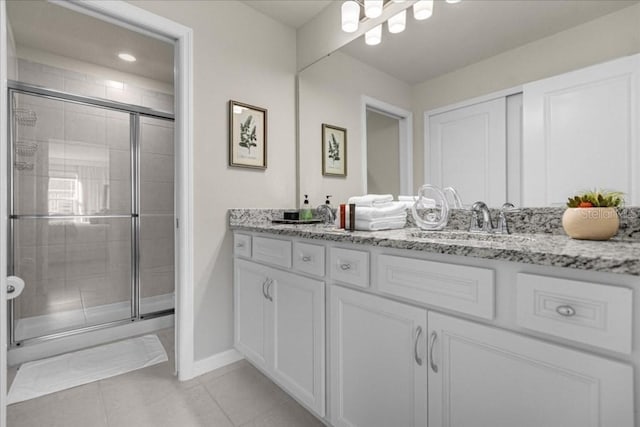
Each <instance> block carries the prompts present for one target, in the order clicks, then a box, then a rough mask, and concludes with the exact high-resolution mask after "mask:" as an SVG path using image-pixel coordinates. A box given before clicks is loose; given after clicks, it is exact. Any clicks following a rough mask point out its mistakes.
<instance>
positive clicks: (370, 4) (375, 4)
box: [341, 0, 462, 45]
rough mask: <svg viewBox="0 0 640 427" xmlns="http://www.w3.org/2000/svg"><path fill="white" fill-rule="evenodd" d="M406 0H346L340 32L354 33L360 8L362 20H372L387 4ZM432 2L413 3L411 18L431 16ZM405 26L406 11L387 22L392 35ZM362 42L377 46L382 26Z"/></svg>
mask: <svg viewBox="0 0 640 427" xmlns="http://www.w3.org/2000/svg"><path fill="white" fill-rule="evenodd" d="M405 1H406V0H348V1H345V2H344V3H342V15H341V19H342V31H344V32H345V33H354V32H356V31H358V25H359V24H360V16H361V15H360V7H361V6H362V8H363V9H364V16H365V18H363V19H374V18H378V17H380V16H381V15H382V12H383V9H384V7H385V6H386V4H387V3H392V2H393V3H404V2H405ZM461 1H462V0H446V2H447V3H459V2H461ZM433 4H434V0H418V1H416V2H413V17H414V18H415V19H416V20H418V21H422V20H425V19H429V18H431V16H432V15H433ZM406 25H407V10H406V9H404V10H402V11H400V12H399V13H396V14H395V15H393V16H392V17H391V18H389V19H388V20H387V27H388V29H389V32H390V33H392V34H397V33H401V32H403V31H404V30H405V28H406ZM364 41H365V43H366V44H368V45H377V44H379V43H380V42H381V41H382V24H380V25H378V26H376V27H375V28H372V29H370V30H369V31H367V32H366V33H365V38H364Z"/></svg>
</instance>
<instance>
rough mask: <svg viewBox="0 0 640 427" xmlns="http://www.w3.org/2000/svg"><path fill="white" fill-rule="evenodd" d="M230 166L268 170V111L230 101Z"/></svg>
mask: <svg viewBox="0 0 640 427" xmlns="http://www.w3.org/2000/svg"><path fill="white" fill-rule="evenodd" d="M229 166H239V167H245V168H255V169H266V168H267V110H265V109H264V108H260V107H255V106H253V105H249V104H243V103H241V102H237V101H229Z"/></svg>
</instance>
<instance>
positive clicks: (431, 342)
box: [429, 331, 438, 374]
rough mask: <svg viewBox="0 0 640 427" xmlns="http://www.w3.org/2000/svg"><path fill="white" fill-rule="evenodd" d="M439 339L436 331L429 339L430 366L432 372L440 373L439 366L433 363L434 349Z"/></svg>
mask: <svg viewBox="0 0 640 427" xmlns="http://www.w3.org/2000/svg"><path fill="white" fill-rule="evenodd" d="M437 338H438V334H437V333H436V331H433V332H431V337H430V338H429V365H430V366H431V370H432V371H433V372H435V373H436V374H437V373H438V365H436V363H435V362H434V361H433V347H435V344H436V339H437Z"/></svg>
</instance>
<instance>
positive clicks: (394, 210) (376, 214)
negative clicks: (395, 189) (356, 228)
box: [356, 202, 407, 220]
mask: <svg viewBox="0 0 640 427" xmlns="http://www.w3.org/2000/svg"><path fill="white" fill-rule="evenodd" d="M406 213H407V206H406V205H404V204H403V203H401V202H390V203H388V204H386V205H384V206H381V207H375V208H371V207H368V206H358V207H357V208H356V220H361V219H364V220H372V219H377V218H387V217H390V216H398V215H406Z"/></svg>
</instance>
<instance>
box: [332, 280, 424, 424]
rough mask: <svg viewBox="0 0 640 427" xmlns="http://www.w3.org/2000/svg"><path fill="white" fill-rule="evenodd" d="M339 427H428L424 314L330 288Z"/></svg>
mask: <svg viewBox="0 0 640 427" xmlns="http://www.w3.org/2000/svg"><path fill="white" fill-rule="evenodd" d="M329 292H330V296H329V300H330V310H329V313H330V314H329V315H328V317H329V324H330V336H331V344H330V348H331V355H330V358H331V372H330V384H331V385H330V387H331V388H330V396H331V397H330V404H331V420H330V421H331V424H332V425H333V426H335V427H347V426H348V427H390V426H403V427H413V426H416V427H417V426H426V423H427V369H426V337H425V335H426V332H427V312H426V310H425V309H420V308H416V307H412V306H409V305H406V304H401V303H398V302H395V301H391V300H388V299H385V298H380V297H378V296H374V295H368V294H365V293H362V292H359V291H355V290H351V289H346V288H343V287H341V286H331V287H330V291H329Z"/></svg>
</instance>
